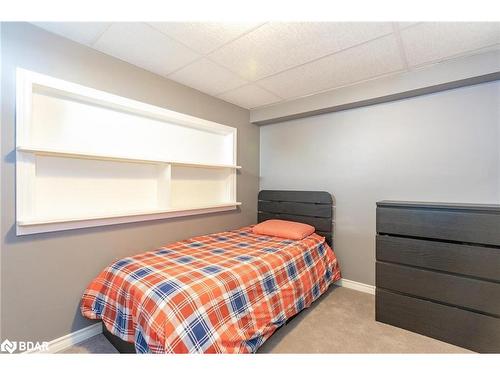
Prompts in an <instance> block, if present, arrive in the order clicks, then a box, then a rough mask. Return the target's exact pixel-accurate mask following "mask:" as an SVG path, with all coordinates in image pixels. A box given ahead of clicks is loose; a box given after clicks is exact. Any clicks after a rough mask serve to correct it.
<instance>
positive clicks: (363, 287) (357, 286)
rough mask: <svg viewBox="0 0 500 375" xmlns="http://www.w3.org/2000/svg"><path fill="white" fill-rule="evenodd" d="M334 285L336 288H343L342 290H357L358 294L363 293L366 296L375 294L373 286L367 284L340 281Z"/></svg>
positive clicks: (345, 280)
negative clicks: (366, 294)
mask: <svg viewBox="0 0 500 375" xmlns="http://www.w3.org/2000/svg"><path fill="white" fill-rule="evenodd" d="M335 285H338V286H343V287H344V288H348V289H353V290H357V291H358V292H363V293H368V294H373V295H374V294H375V286H374V285H368V284H363V283H360V282H357V281H353V280H347V279H340V280H339V281H337V282H336V283H335Z"/></svg>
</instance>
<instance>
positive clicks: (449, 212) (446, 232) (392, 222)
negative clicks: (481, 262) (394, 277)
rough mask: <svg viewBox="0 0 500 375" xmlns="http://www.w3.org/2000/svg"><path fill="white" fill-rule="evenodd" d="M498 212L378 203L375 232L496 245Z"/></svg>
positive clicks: (499, 238)
mask: <svg viewBox="0 0 500 375" xmlns="http://www.w3.org/2000/svg"><path fill="white" fill-rule="evenodd" d="M499 229H500V213H499V211H493V210H483V211H481V210H479V209H478V210H473V209H466V210H465V209H463V210H462V209H458V208H457V209H452V208H441V209H435V208H430V207H397V206H394V207H393V206H390V205H387V204H386V205H384V204H383V203H379V206H378V207H377V233H381V234H396V235H401V236H410V237H421V238H432V239H443V240H450V241H455V242H468V243H474V244H484V245H494V246H500V230H499Z"/></svg>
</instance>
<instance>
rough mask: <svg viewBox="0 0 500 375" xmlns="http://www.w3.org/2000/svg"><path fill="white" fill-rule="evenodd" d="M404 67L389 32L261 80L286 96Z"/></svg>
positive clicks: (357, 80)
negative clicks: (381, 36)
mask: <svg viewBox="0 0 500 375" xmlns="http://www.w3.org/2000/svg"><path fill="white" fill-rule="evenodd" d="M402 69H403V62H402V61H401V55H400V53H399V50H398V44H397V41H396V38H395V37H394V35H389V36H386V37H383V38H380V39H377V40H374V41H371V42H368V43H365V44H362V45H359V46H356V47H353V48H350V49H348V50H345V51H342V52H339V53H336V54H334V55H330V56H327V57H324V58H322V59H320V60H317V61H314V62H311V63H308V64H305V65H302V66H300V67H297V68H294V69H291V70H288V71H286V72H282V73H279V74H277V75H275V76H272V77H268V78H265V79H263V80H261V81H258V84H259V85H260V86H262V87H264V88H266V89H268V90H269V91H271V92H273V93H275V94H277V95H279V96H281V97H282V98H284V99H290V98H296V97H300V96H304V95H309V94H312V93H315V92H319V91H324V90H328V89H333V88H336V87H340V86H346V85H349V84H353V83H355V82H359V81H362V80H366V79H370V78H374V77H377V76H380V75H384V74H388V73H392V72H396V71H399V70H402Z"/></svg>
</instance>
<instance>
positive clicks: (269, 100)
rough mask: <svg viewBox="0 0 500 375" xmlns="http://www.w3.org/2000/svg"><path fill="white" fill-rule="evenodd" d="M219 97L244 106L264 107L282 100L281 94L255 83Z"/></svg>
mask: <svg viewBox="0 0 500 375" xmlns="http://www.w3.org/2000/svg"><path fill="white" fill-rule="evenodd" d="M218 97H219V98H221V99H223V100H226V101H228V102H230V103H233V104H236V105H239V106H240V107H243V108H257V107H263V106H266V105H269V104H274V103H277V102H279V101H281V98H280V97H279V96H277V95H275V94H273V93H271V92H269V91H267V90H265V89H263V88H262V87H260V86H257V85H255V84H249V85H245V86H242V87H239V88H237V89H235V90H231V91H228V92H226V93H224V94H221V95H218Z"/></svg>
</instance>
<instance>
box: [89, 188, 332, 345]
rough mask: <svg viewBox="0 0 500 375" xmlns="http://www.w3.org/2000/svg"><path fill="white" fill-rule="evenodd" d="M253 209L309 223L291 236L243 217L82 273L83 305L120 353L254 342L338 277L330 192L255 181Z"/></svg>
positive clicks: (262, 215) (261, 214) (261, 340)
mask: <svg viewBox="0 0 500 375" xmlns="http://www.w3.org/2000/svg"><path fill="white" fill-rule="evenodd" d="M258 216H259V219H258V221H259V222H262V221H264V220H268V219H271V218H280V219H287V220H294V221H298V222H303V223H308V224H311V225H313V226H315V228H316V229H317V231H316V233H313V234H311V235H310V236H308V237H306V238H304V239H302V240H290V239H284V238H280V237H272V236H263V235H258V234H255V233H253V231H252V226H248V227H244V228H240V229H236V230H232V231H227V232H221V233H215V234H210V235H205V236H198V237H193V238H190V239H187V240H184V241H179V242H176V243H172V244H169V245H167V246H164V247H161V248H159V249H156V250H154V251H149V252H145V253H142V254H138V255H135V256H132V257H128V258H124V259H121V260H118V261H116V262H114V263H113V264H111V265H110V266H108V267H106V269H104V270H103V271H102V272H101V273H100V274H99V275H98V276H97V277H96V278H95V279H94V280H93V281H92V282H91V283H90V285H89V286H88V288H87V289H86V291H85V293H84V295H83V297H82V303H81V311H82V314H83V315H84V316H85V317H87V318H90V319H101V320H102V322H103V330H104V334H105V336H106V337H107V339H108V340H109V341H110V342H111V343H112V344H113V345H114V346H115V347H116V348H117V349H118V351H120V352H122V353H133V352H137V353H253V352H256V351H257V349H258V348H259V347H260V346H261V345H262V344H263V343H264V342H265V341H266V340H267V339H268V338H269V337H270V336H271V335H272V334H273V333H274V332H275V331H276V330H277V329H278V328H279V327H281V326H282V325H284V324H285V323H286V322H287V320H289V319H290V318H292V317H294V316H295V315H296V314H298V313H299V312H300V311H302V310H303V309H305V308H307V307H309V306H310V305H311V304H312V302H314V301H315V300H316V299H317V298H319V297H320V296H321V294H323V293H324V292H325V291H326V290H327V289H328V287H329V286H330V285H331V284H332V283H333V282H335V281H337V280H338V279H340V269H339V266H338V263H337V260H336V257H335V254H334V252H333V250H332V249H331V247H330V245H331V225H332V198H331V196H330V194H328V193H325V192H302V191H301V192H293V191H271V190H264V191H261V192H260V193H259V215H258ZM318 228H319V229H321V230H318ZM328 228H330V231H325V229H326V230H328Z"/></svg>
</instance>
